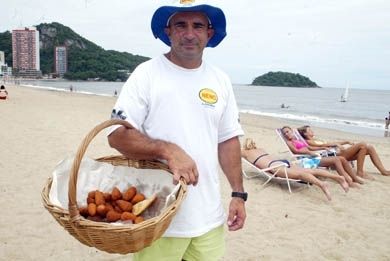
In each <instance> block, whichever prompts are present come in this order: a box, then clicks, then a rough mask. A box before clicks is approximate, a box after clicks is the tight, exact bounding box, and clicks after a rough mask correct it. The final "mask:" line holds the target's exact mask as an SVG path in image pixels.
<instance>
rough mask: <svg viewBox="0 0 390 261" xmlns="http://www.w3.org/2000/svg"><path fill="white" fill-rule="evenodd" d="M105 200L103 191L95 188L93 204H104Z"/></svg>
mask: <svg viewBox="0 0 390 261" xmlns="http://www.w3.org/2000/svg"><path fill="white" fill-rule="evenodd" d="M105 203H106V201H105V200H104V195H103V192H101V191H99V190H96V192H95V204H96V205H97V206H98V205H104V204H105Z"/></svg>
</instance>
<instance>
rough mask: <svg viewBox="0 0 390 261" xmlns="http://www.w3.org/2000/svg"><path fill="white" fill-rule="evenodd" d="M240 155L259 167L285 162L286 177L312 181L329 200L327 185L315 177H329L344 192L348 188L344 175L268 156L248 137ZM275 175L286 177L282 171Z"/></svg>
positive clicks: (273, 170)
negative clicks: (303, 166)
mask: <svg viewBox="0 0 390 261" xmlns="http://www.w3.org/2000/svg"><path fill="white" fill-rule="evenodd" d="M241 155H242V156H243V157H244V158H245V159H246V160H248V161H250V162H252V163H253V165H255V166H257V167H259V168H260V169H264V168H268V167H271V166H273V165H277V164H278V163H279V164H280V162H283V163H285V164H286V165H287V168H286V172H287V175H288V177H290V178H292V179H300V180H303V181H306V182H309V183H312V184H314V185H317V186H318V187H319V188H321V190H322V191H323V192H324V193H325V196H326V197H327V199H328V200H331V196H330V192H329V189H328V186H327V184H326V183H325V182H323V181H321V180H319V179H318V178H317V177H323V178H330V179H333V180H335V181H336V182H338V183H339V184H340V185H341V187H342V188H343V189H344V191H345V192H347V191H348V188H349V186H348V183H347V182H346V180H345V178H344V177H342V176H337V175H333V174H331V173H329V172H328V171H326V170H322V169H305V168H301V167H299V166H297V165H294V164H292V163H290V162H289V161H288V160H285V159H276V158H274V157H272V156H270V155H269V154H268V153H267V152H266V151H264V150H263V149H260V148H257V147H256V144H255V142H254V141H253V140H252V139H250V138H247V139H246V140H245V142H244V145H243V149H242V150H241ZM275 171H277V169H276V168H275V169H271V170H270V172H272V173H274V172H275ZM276 176H278V177H283V178H285V177H286V176H285V173H284V172H283V171H282V172H278V173H277V174H276Z"/></svg>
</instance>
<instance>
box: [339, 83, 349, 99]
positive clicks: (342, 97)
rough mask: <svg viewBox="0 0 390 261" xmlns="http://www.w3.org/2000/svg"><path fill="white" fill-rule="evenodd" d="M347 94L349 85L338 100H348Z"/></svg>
mask: <svg viewBox="0 0 390 261" xmlns="http://www.w3.org/2000/svg"><path fill="white" fill-rule="evenodd" d="M348 95H349V85H347V87H346V88H345V90H344V93H343V94H342V95H341V98H340V102H346V101H347V100H348Z"/></svg>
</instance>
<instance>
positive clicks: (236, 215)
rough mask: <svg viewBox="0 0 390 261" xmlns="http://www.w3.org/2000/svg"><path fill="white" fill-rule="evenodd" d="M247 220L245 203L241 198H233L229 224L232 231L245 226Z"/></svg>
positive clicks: (230, 206)
mask: <svg viewBox="0 0 390 261" xmlns="http://www.w3.org/2000/svg"><path fill="white" fill-rule="evenodd" d="M245 219H246V213H245V201H244V200H243V199H241V198H235V197H234V198H232V200H231V201H230V205H229V216H228V220H227V224H228V227H229V230H230V231H236V230H239V229H241V228H242V227H243V226H244V223H245Z"/></svg>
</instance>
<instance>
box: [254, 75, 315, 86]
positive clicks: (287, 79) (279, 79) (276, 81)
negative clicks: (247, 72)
mask: <svg viewBox="0 0 390 261" xmlns="http://www.w3.org/2000/svg"><path fill="white" fill-rule="evenodd" d="M252 85H262V86H280V87H318V85H317V84H316V83H315V82H312V81H311V80H310V79H309V78H308V77H305V76H302V75H300V74H299V73H289V72H268V73H266V74H263V75H261V76H259V77H257V78H256V79H254V80H253V82H252Z"/></svg>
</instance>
